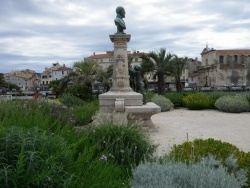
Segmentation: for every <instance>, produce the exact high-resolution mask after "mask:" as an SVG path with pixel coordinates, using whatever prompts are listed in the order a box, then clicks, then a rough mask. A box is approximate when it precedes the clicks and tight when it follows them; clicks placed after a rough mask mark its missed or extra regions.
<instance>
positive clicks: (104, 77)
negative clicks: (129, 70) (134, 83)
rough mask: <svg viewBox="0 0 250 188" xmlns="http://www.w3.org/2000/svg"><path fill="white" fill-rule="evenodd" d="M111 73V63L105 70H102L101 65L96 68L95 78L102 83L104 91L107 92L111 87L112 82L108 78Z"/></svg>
mask: <svg viewBox="0 0 250 188" xmlns="http://www.w3.org/2000/svg"><path fill="white" fill-rule="evenodd" d="M112 74H113V65H110V66H109V67H108V69H107V70H104V69H103V68H102V67H100V68H99V69H98V70H97V74H96V80H97V81H99V82H101V83H102V85H103V91H104V92H107V91H108V90H109V89H110V88H111V85H112V83H111V80H110V79H111V77H112Z"/></svg>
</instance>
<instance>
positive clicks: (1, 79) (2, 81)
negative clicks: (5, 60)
mask: <svg viewBox="0 0 250 188" xmlns="http://www.w3.org/2000/svg"><path fill="white" fill-rule="evenodd" d="M4 87H7V82H6V81H5V79H4V74H3V73H0V88H4Z"/></svg>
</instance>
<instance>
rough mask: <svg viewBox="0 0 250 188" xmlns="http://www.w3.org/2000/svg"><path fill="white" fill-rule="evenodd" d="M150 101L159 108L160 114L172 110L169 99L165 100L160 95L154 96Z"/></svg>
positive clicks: (172, 106)
mask: <svg viewBox="0 0 250 188" xmlns="http://www.w3.org/2000/svg"><path fill="white" fill-rule="evenodd" d="M151 100H152V102H154V103H155V104H157V105H158V106H160V107H161V111H162V112H166V111H169V110H172V109H173V108H174V104H173V103H172V102H171V101H170V100H169V99H167V98H166V97H164V96H162V95H158V94H156V95H154V96H153V97H152V99H151Z"/></svg>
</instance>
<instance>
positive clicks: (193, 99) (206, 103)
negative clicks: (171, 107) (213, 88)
mask: <svg viewBox="0 0 250 188" xmlns="http://www.w3.org/2000/svg"><path fill="white" fill-rule="evenodd" d="M182 102H183V104H184V106H185V107H187V108H188V109H189V110H202V109H213V108H214V102H215V100H214V99H213V98H212V97H211V96H210V95H209V94H206V93H193V94H190V95H187V96H185V97H184V98H183V100H182Z"/></svg>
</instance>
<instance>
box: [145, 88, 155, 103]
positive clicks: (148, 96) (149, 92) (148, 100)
mask: <svg viewBox="0 0 250 188" xmlns="http://www.w3.org/2000/svg"><path fill="white" fill-rule="evenodd" d="M154 95H155V93H154V92H152V91H148V92H146V101H147V102H151V101H152V100H151V99H152V97H153V96H154Z"/></svg>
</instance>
